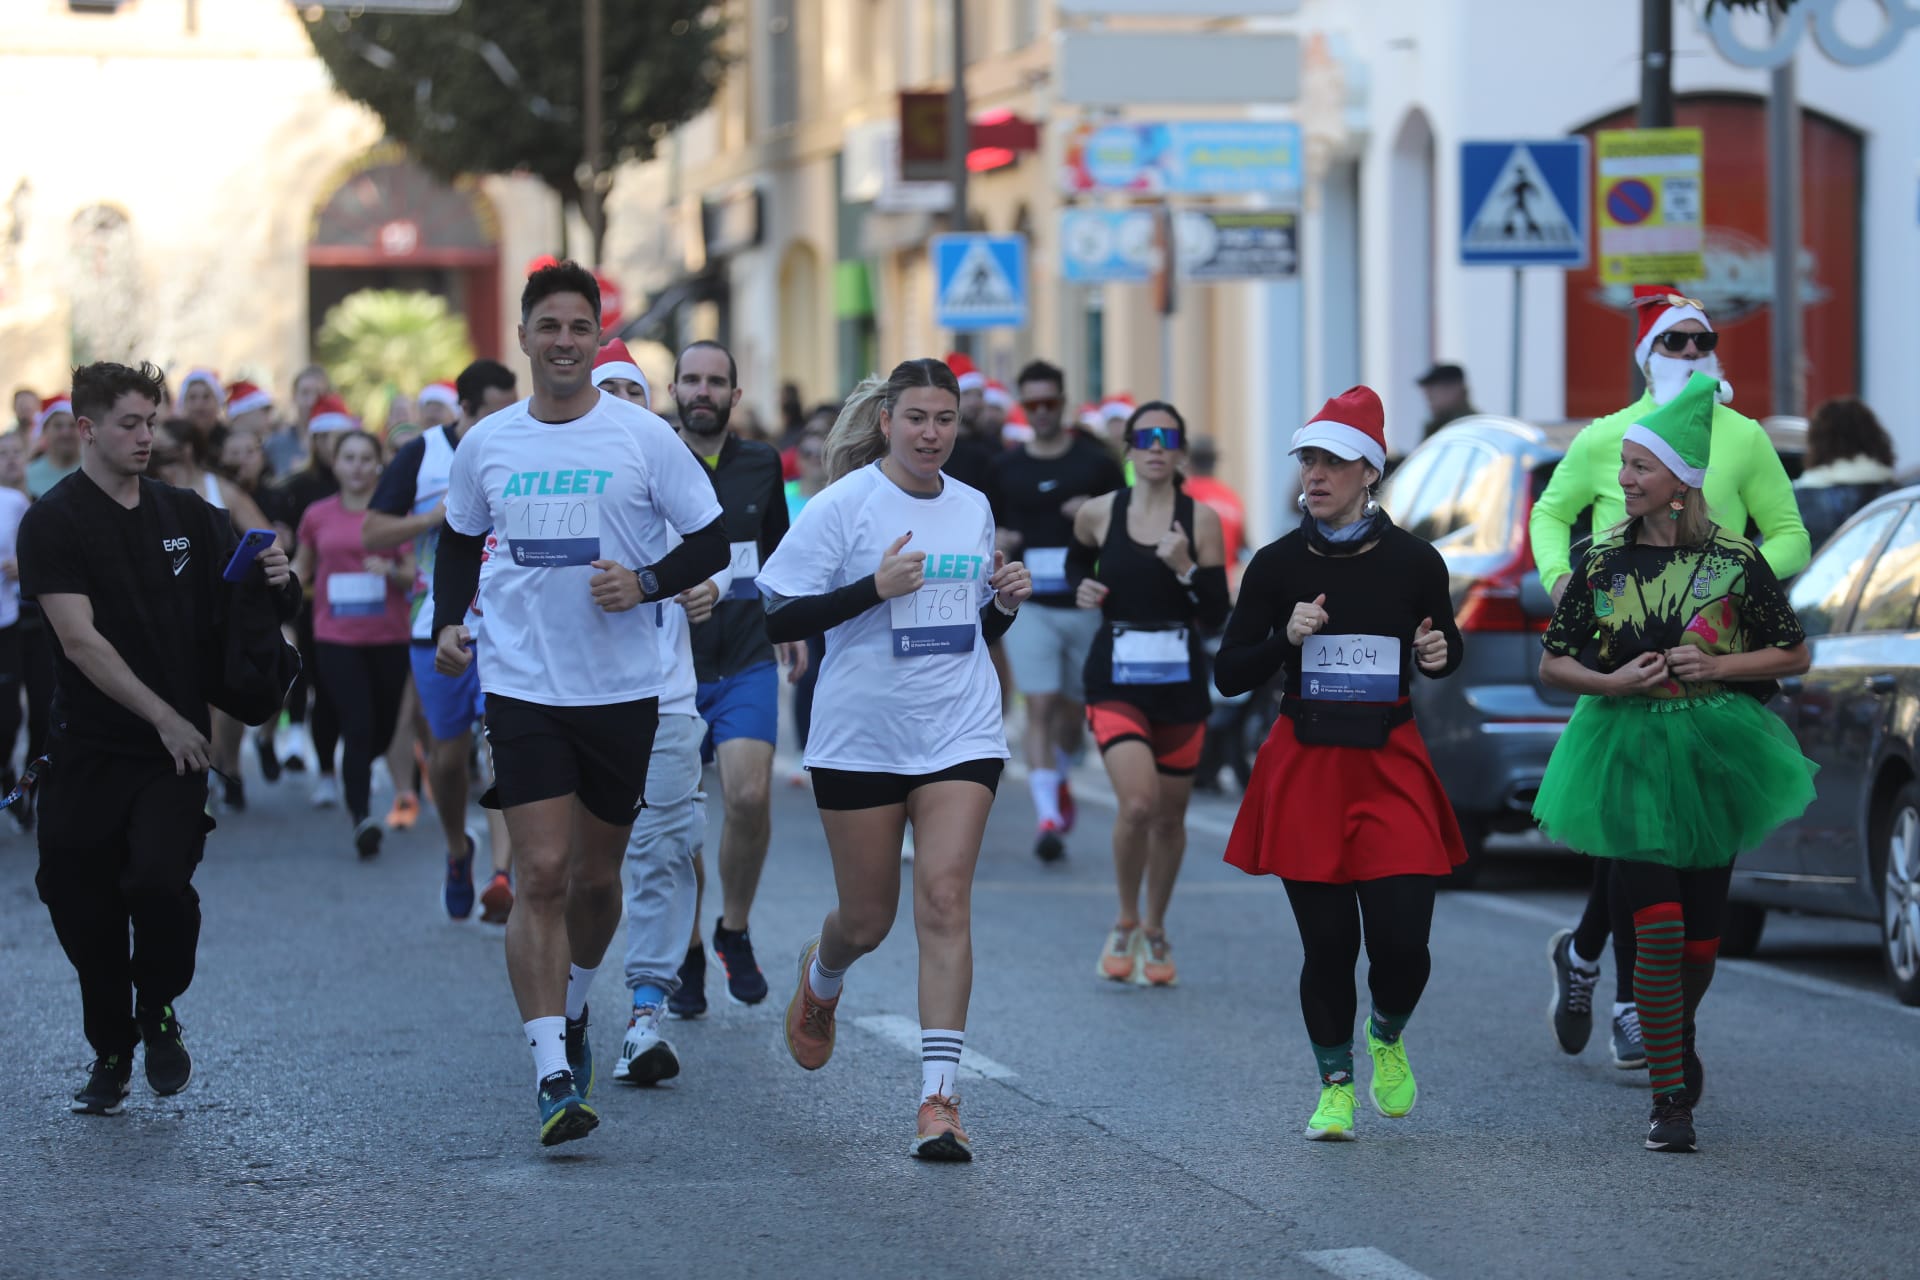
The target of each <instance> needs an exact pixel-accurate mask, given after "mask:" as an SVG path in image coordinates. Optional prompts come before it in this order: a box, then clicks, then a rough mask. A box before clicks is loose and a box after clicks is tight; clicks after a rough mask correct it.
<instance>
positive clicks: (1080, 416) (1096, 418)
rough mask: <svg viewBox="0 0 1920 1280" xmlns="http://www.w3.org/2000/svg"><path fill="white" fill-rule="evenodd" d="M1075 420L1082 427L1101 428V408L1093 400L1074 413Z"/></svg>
mask: <svg viewBox="0 0 1920 1280" xmlns="http://www.w3.org/2000/svg"><path fill="white" fill-rule="evenodd" d="M1073 420H1074V422H1076V423H1078V424H1079V425H1080V426H1083V427H1093V428H1095V429H1098V428H1099V426H1100V406H1099V405H1098V404H1097V403H1095V402H1094V401H1092V400H1089V401H1087V402H1086V403H1085V404H1083V405H1081V406H1080V407H1079V408H1078V409H1076V410H1075V411H1074V414H1073Z"/></svg>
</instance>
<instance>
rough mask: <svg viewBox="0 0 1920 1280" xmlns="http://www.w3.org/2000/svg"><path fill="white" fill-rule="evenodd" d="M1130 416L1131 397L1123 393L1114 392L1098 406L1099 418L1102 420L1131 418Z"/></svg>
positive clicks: (1131, 410)
mask: <svg viewBox="0 0 1920 1280" xmlns="http://www.w3.org/2000/svg"><path fill="white" fill-rule="evenodd" d="M1132 416H1133V397H1132V396H1130V395H1128V394H1127V393H1126V392H1124V391H1116V392H1114V393H1113V394H1112V395H1110V396H1108V397H1107V400H1106V403H1105V404H1103V405H1101V406H1100V417H1101V418H1102V420H1105V419H1107V418H1131V417H1132Z"/></svg>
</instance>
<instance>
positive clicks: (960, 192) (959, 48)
mask: <svg viewBox="0 0 1920 1280" xmlns="http://www.w3.org/2000/svg"><path fill="white" fill-rule="evenodd" d="M949 3H950V6H951V10H950V11H951V14H952V21H951V27H952V31H953V87H952V88H950V89H948V90H947V181H948V183H950V184H951V185H952V187H953V207H952V208H951V209H950V210H949V211H948V213H947V230H948V231H951V232H954V233H956V234H958V233H961V232H964V231H966V230H967V229H968V228H967V144H968V142H969V140H970V138H971V133H972V130H971V127H970V126H969V124H968V120H967V0H949ZM953 346H954V350H956V351H958V352H960V353H961V354H963V355H972V354H973V335H972V334H971V333H964V332H962V333H956V334H954V335H953Z"/></svg>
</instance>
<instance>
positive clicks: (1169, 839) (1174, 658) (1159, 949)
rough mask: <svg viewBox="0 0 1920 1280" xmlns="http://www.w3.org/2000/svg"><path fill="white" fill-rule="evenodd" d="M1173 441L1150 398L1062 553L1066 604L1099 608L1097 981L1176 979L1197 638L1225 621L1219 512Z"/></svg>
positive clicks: (1090, 693)
mask: <svg viewBox="0 0 1920 1280" xmlns="http://www.w3.org/2000/svg"><path fill="white" fill-rule="evenodd" d="M1186 436H1187V430H1186V423H1185V422H1184V421H1183V420H1182V419H1181V417H1180V414H1179V412H1178V411H1177V410H1176V409H1175V408H1174V407H1173V406H1172V405H1170V404H1166V403H1164V402H1163V401H1159V400H1154V401H1149V402H1148V403H1146V404H1143V405H1141V406H1140V407H1139V408H1138V409H1136V410H1134V412H1133V416H1132V417H1131V418H1129V419H1128V421H1127V436H1126V439H1127V444H1128V446H1129V448H1128V453H1127V460H1128V461H1129V462H1131V463H1132V464H1133V471H1134V477H1135V479H1134V486H1133V488H1131V489H1121V490H1119V491H1118V492H1115V493H1110V494H1106V495H1104V496H1102V497H1098V498H1094V499H1091V500H1089V501H1088V502H1087V503H1086V505H1085V506H1083V507H1081V508H1080V511H1079V514H1078V515H1076V516H1075V517H1074V522H1073V536H1074V545H1073V547H1072V548H1071V549H1070V550H1069V552H1068V578H1069V579H1070V580H1072V581H1073V582H1075V583H1076V584H1077V585H1076V590H1075V603H1076V604H1078V605H1079V606H1080V607H1081V608H1083V609H1099V610H1100V611H1101V613H1102V615H1103V618H1104V621H1105V625H1104V626H1102V627H1101V628H1100V630H1099V631H1098V632H1096V633H1095V636H1094V641H1093V648H1092V649H1091V650H1090V651H1089V652H1088V654H1087V663H1086V673H1085V674H1086V688H1087V723H1088V725H1089V726H1091V728H1092V729H1093V736H1094V740H1095V741H1096V742H1098V743H1099V744H1100V755H1101V759H1102V761H1103V762H1104V763H1105V764H1106V766H1107V776H1108V777H1109V778H1110V779H1112V781H1113V790H1114V794H1115V796H1116V797H1117V798H1118V799H1119V802H1120V814H1119V817H1118V819H1117V821H1115V823H1114V827H1113V866H1114V877H1115V880H1116V881H1117V884H1118V888H1119V892H1120V915H1119V918H1118V920H1117V921H1116V922H1115V923H1114V926H1113V929H1112V931H1111V932H1110V933H1109V934H1108V936H1107V940H1106V943H1105V945H1104V946H1103V947H1102V948H1101V952H1100V963H1099V973H1100V976H1102V977H1104V978H1107V979H1109V980H1111V981H1114V982H1132V983H1137V984H1141V985H1151V986H1171V985H1173V982H1174V980H1175V976H1176V971H1175V969H1174V963H1173V948H1172V946H1171V945H1170V944H1169V943H1168V942H1167V934H1166V913H1167V905H1168V903H1169V902H1170V901H1171V900H1172V898H1173V884H1174V880H1175V879H1176V878H1177V877H1178V876H1179V874H1180V860H1181V858H1182V857H1183V856H1184V855H1185V853H1186V849H1187V832H1186V821H1187V801H1188V799H1189V797H1191V796H1192V794H1193V774H1194V768H1195V766H1196V765H1197V764H1198V763H1199V760H1200V748H1201V745H1202V743H1203V742H1204V741H1205V739H1206V730H1207V713H1208V711H1209V710H1210V708H1211V699H1210V696H1209V694H1208V692H1207V685H1208V675H1207V656H1206V651H1205V649H1204V648H1202V646H1201V632H1202V631H1203V630H1204V629H1211V628H1214V627H1218V626H1219V625H1220V624H1221V623H1222V622H1224V621H1225V620H1226V616H1227V570H1226V538H1225V536H1224V535H1223V534H1222V532H1221V529H1220V518H1219V516H1217V515H1215V514H1214V512H1213V510H1212V509H1211V508H1209V507H1207V506H1206V505H1204V504H1201V503H1196V502H1194V500H1193V499H1192V498H1190V497H1188V496H1187V495H1186V494H1185V493H1182V492H1181V490H1180V475H1179V466H1180V463H1181V462H1182V461H1184V459H1185V457H1186ZM1143 880H1144V881H1145V883H1146V912H1145V914H1144V916H1143V915H1142V914H1141V910H1140V887H1141V883H1142V881H1143Z"/></svg>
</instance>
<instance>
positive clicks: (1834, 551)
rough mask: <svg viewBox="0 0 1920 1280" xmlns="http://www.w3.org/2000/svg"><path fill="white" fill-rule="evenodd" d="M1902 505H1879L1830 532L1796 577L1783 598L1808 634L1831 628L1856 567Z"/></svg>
mask: <svg viewBox="0 0 1920 1280" xmlns="http://www.w3.org/2000/svg"><path fill="white" fill-rule="evenodd" d="M1904 510H1905V508H1904V507H1882V508H1880V509H1879V510H1877V511H1874V512H1871V513H1869V514H1867V515H1865V516H1863V517H1861V518H1860V519H1859V520H1858V521H1856V522H1855V523H1853V524H1851V525H1848V526H1847V527H1846V528H1845V529H1842V530H1841V531H1840V532H1839V533H1837V534H1835V535H1834V536H1833V540H1832V541H1831V542H1829V543H1827V545H1826V546H1825V547H1824V548H1822V549H1821V551H1820V554H1819V555H1817V556H1815V557H1814V559H1813V563H1811V564H1809V565H1808V566H1807V567H1806V568H1805V569H1804V570H1802V571H1801V574H1800V576H1799V577H1798V578H1795V579H1794V580H1793V589H1792V590H1791V591H1790V592H1788V593H1787V600H1788V602H1789V603H1791V604H1792V605H1793V610H1794V612H1795V613H1797V614H1799V615H1800V626H1801V629H1802V630H1804V631H1805V632H1806V633H1807V634H1808V635H1809V636H1824V635H1827V634H1828V633H1830V632H1832V631H1833V630H1834V627H1835V624H1836V623H1837V622H1838V620H1839V615H1840V611H1841V610H1842V609H1844V608H1846V605H1847V600H1848V598H1849V597H1851V596H1852V595H1853V587H1854V584H1855V583H1856V582H1858V581H1859V580H1860V571H1861V570H1862V569H1864V568H1865V567H1866V564H1867V558H1868V557H1869V556H1871V555H1872V554H1873V551H1874V548H1875V547H1877V546H1879V545H1880V539H1881V537H1882V535H1884V534H1885V533H1886V531H1887V526H1889V525H1891V524H1892V523H1893V522H1894V521H1895V520H1896V519H1898V518H1899V517H1900V515H1901V513H1902V512H1903V511H1904Z"/></svg>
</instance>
